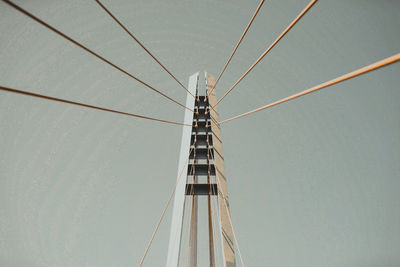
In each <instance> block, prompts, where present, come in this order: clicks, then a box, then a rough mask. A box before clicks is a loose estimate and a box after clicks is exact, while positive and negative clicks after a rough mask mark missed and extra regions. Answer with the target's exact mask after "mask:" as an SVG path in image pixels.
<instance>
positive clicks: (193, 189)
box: [185, 184, 218, 196]
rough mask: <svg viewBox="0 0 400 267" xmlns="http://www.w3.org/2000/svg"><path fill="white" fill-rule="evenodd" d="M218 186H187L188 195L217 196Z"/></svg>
mask: <svg viewBox="0 0 400 267" xmlns="http://www.w3.org/2000/svg"><path fill="white" fill-rule="evenodd" d="M217 189H218V187H217V184H186V192H185V194H186V195H196V196H199V195H202V196H209V195H214V196H215V195H217V192H218V191H217Z"/></svg>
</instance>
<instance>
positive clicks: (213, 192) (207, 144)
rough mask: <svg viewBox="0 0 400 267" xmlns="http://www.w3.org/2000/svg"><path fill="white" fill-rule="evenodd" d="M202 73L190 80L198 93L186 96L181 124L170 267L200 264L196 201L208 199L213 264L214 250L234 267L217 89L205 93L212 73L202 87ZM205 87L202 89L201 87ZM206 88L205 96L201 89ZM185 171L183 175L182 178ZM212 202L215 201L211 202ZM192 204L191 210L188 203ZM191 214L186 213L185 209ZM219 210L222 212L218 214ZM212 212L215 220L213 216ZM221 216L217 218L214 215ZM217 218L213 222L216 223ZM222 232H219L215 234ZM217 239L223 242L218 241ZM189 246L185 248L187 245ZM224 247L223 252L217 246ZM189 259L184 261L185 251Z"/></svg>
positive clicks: (192, 89) (225, 263) (227, 265)
mask: <svg viewBox="0 0 400 267" xmlns="http://www.w3.org/2000/svg"><path fill="white" fill-rule="evenodd" d="M199 84H200V83H199V73H196V74H193V75H192V76H190V78H189V86H188V90H189V91H190V92H191V93H192V94H193V95H195V96H196V98H193V96H191V95H190V94H189V93H188V94H187V99H186V106H187V107H190V108H192V109H193V110H194V113H193V112H191V111H189V110H186V111H185V117H184V123H185V124H189V125H192V127H187V126H186V127H183V134H182V143H181V151H180V160H179V168H178V178H177V179H178V180H177V187H176V191H175V199H174V207H173V215H172V224H171V233H170V241H169V249H168V258H167V264H166V266H167V267H182V266H189V267H197V262H198V253H197V252H198V245H197V242H198V220H199V214H198V201H199V198H201V197H205V198H208V199H207V203H208V205H207V209H208V244H209V262H210V267H215V266H216V256H217V255H216V253H218V252H217V251H220V252H219V253H220V254H222V255H218V256H220V257H221V258H222V264H223V266H224V267H235V266H236V262H235V250H234V243H233V232H232V226H231V224H230V220H229V216H230V214H229V201H228V197H227V196H228V192H227V179H226V176H225V167H224V157H223V152H222V141H221V140H222V138H221V131H220V126H219V124H218V123H217V122H218V121H219V114H218V107H214V108H212V107H213V106H214V105H215V104H216V103H217V98H216V95H215V90H213V91H212V92H211V94H210V95H209V96H207V93H208V90H210V89H211V88H212V87H213V86H214V84H215V81H214V77H212V76H211V75H210V74H208V73H205V88H199ZM202 89H203V90H202ZM201 91H203V94H201V93H200V92H201ZM182 172H183V173H182ZM182 175H184V177H181V176H182ZM213 199H214V201H215V202H216V203H217V205H212V203H215V202H212V201H213ZM188 205H189V206H190V210H191V212H190V214H185V207H187V206H188ZM186 213H188V212H186ZM217 214H218V216H216V215H217ZM213 216H214V218H213ZM215 217H217V218H215ZM184 218H187V219H188V221H189V222H190V223H189V225H188V226H187V227H189V235H188V237H187V238H188V242H186V243H185V242H183V241H184V238H185V237H184V236H185V235H184V231H183V230H184V226H185V225H184ZM213 222H214V223H213ZM216 235H218V236H216ZM217 240H218V241H219V242H218V243H217ZM184 244H185V246H188V249H187V250H185V248H184V247H183V245H184ZM218 246H219V248H221V249H220V250H218V249H217V247H218ZM184 252H185V253H186V254H187V255H186V257H187V258H188V259H187V261H185V262H180V261H181V259H182V255H181V254H182V253H184Z"/></svg>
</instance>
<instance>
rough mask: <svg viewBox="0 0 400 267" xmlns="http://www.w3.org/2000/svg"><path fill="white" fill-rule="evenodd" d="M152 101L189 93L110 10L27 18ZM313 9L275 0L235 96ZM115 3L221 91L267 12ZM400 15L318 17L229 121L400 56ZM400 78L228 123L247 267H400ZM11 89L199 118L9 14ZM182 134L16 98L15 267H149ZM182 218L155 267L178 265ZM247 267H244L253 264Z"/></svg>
mask: <svg viewBox="0 0 400 267" xmlns="http://www.w3.org/2000/svg"><path fill="white" fill-rule="evenodd" d="M15 2H16V3H18V4H20V5H21V6H23V7H24V8H26V9H27V10H29V11H31V12H32V13H34V14H36V15H38V16H39V17H40V18H42V19H44V20H45V21H47V22H48V23H50V24H51V25H54V26H55V27H56V28H58V29H60V30H62V31H63V32H65V33H67V34H69V35H71V36H72V37H73V38H75V39H76V40H78V41H80V42H82V43H83V44H85V45H87V46H88V47H90V48H92V49H93V50H95V51H96V52H98V53H100V54H101V55H103V56H105V57H106V58H109V59H111V61H112V62H114V63H117V64H118V65H120V66H121V67H123V68H126V69H127V70H129V71H131V72H132V73H136V74H137V75H138V76H139V77H140V78H142V79H143V80H145V81H149V83H150V84H151V85H153V86H154V87H156V88H159V89H161V90H162V91H163V92H166V93H168V94H169V95H170V96H172V97H174V98H176V99H178V100H180V101H181V102H184V99H185V92H184V91H183V89H182V88H180V87H179V86H178V85H177V84H176V83H175V82H174V81H173V80H172V79H170V77H169V76H168V75H167V74H165V73H164V72H163V71H162V69H160V67H159V66H158V65H156V63H154V62H153V61H152V60H151V58H149V56H148V55H146V54H145V52H144V51H142V50H141V49H140V47H139V46H138V45H137V44H135V43H134V42H133V41H132V40H130V39H129V36H127V35H126V34H125V33H124V32H123V31H122V30H121V29H120V28H119V27H118V26H117V25H116V24H115V23H114V22H113V21H112V20H111V19H110V18H109V17H107V15H106V14H105V13H104V11H103V10H102V9H100V8H99V7H98V6H97V4H96V3H95V1H77V0H71V1H61V0H51V1H50V0H40V1H39V0H30V1H22V0H19V1H15ZM307 3H308V1H303V0H301V1H299V0H284V1H282V0H268V1H266V3H265V4H264V6H263V8H262V9H261V11H260V14H259V16H258V17H257V18H256V20H255V22H254V25H253V26H252V28H251V30H250V31H249V33H248V35H247V36H246V39H245V40H244V42H243V44H242V46H241V47H240V48H239V50H238V54H237V55H236V56H235V57H234V59H233V60H232V62H231V65H230V67H229V68H228V70H227V72H226V74H225V75H224V76H223V79H222V80H221V82H220V84H219V86H218V88H217V95H219V96H221V95H222V92H223V91H225V90H227V89H228V88H229V87H230V86H231V85H232V84H233V83H234V81H235V80H236V79H237V78H238V77H239V76H240V74H241V73H243V72H244V71H245V70H246V69H247V68H248V67H249V65H250V64H251V63H252V62H253V61H254V60H255V59H256V58H257V57H258V56H259V55H260V54H261V53H262V52H263V51H264V50H265V48H266V47H267V45H269V44H270V43H271V42H272V41H273V40H274V39H275V38H276V37H277V36H278V35H279V34H280V32H282V30H283V29H284V28H285V27H286V26H287V25H288V24H289V23H290V21H291V20H292V19H293V18H294V17H295V16H296V15H297V14H298V13H299V12H300V10H302V9H303V8H304V7H305V6H306V5H307ZM104 4H105V5H106V6H107V7H108V8H109V9H110V10H111V11H112V12H113V13H114V14H115V15H116V16H117V17H118V18H120V20H121V21H122V22H123V23H125V25H126V26H127V27H128V28H129V29H130V30H132V32H133V33H134V34H136V35H137V37H138V38H139V39H140V40H142V41H143V42H144V44H145V45H146V46H147V47H148V48H149V49H150V50H151V51H153V52H154V54H155V55H157V56H158V57H159V58H160V60H161V61H162V62H163V63H165V65H167V66H168V67H169V68H170V69H171V71H172V72H173V73H174V74H176V75H177V77H178V78H179V79H180V80H181V81H182V82H184V84H187V79H188V77H189V76H190V75H191V74H193V73H195V72H197V71H203V70H207V71H208V72H210V73H211V74H213V75H214V76H217V75H218V73H219V71H220V69H221V68H222V66H223V64H224V63H225V61H226V59H227V57H228V56H229V54H230V53H231V51H232V49H233V47H234V45H235V43H236V41H237V39H238V38H239V37H240V35H241V32H242V31H243V29H244V27H245V25H246V24H247V23H248V21H249V19H250V17H251V15H252V13H253V11H254V9H255V8H256V6H257V4H258V0H251V1H249V0H248V1H239V0H231V1H221V0H218V1H211V0H208V1H204V0H200V1H177V0H176V1H172V0H166V1H159V0H157V1H156V0H146V1H144V0H143V1H127V0H114V1H111V0H104ZM399 12H400V2H399V1H394V0H392V1H389V0H387V1H374V0H352V1H348V0H346V1H345V0H338V1H322V0H321V1H319V2H318V3H317V4H316V5H315V6H314V7H313V8H312V9H311V11H310V12H309V13H307V14H306V16H305V17H304V18H303V19H302V20H301V21H300V22H299V23H298V24H297V25H296V26H295V27H294V28H293V29H292V30H291V31H290V32H289V34H288V35H287V36H286V37H284V39H283V40H282V41H281V42H280V43H279V45H278V46H277V47H275V48H274V49H273V50H272V51H271V53H270V54H269V55H267V56H266V57H265V58H264V60H263V61H262V62H261V63H260V64H259V65H258V66H257V67H256V68H255V69H254V71H253V72H252V73H251V74H249V75H248V77H247V78H246V79H245V80H244V81H242V82H241V83H240V84H239V85H238V86H237V88H236V89H235V90H234V91H232V93H231V94H230V95H229V96H227V97H226V99H224V101H223V102H221V105H220V107H219V109H220V115H221V118H222V119H225V118H228V117H231V116H233V115H237V114H239V113H242V112H245V111H248V110H249V109H252V108H256V107H258V106H261V105H264V104H268V103H270V102H272V101H274V100H277V99H279V98H281V97H285V96H288V95H290V94H293V93H295V92H298V91H300V90H304V89H307V88H309V87H311V86H314V85H316V84H319V83H321V82H324V81H327V80H329V79H332V78H335V77H337V76H339V75H342V74H344V73H347V72H350V71H353V70H355V69H358V68H360V67H362V66H365V65H368V64H371V63H373V62H375V61H378V60H380V59H383V58H386V57H388V56H391V55H393V54H395V53H398V52H399V48H400V35H399V29H400V19H399ZM399 70H400V64H395V65H391V66H389V67H386V68H383V69H380V70H378V71H375V72H373V73H369V74H366V75H363V76H361V77H358V78H355V79H352V80H350V81H347V82H345V83H341V84H338V85H335V86H332V87H330V88H327V89H325V90H323V91H320V92H318V93H315V94H312V95H309V96H306V97H303V98H301V99H298V100H295V101H292V102H290V103H286V104H283V105H281V106H279V107H275V108H272V109H270V110H267V111H263V112H259V113H257V114H254V115H252V116H249V117H246V118H243V119H241V120H237V121H233V122H231V123H227V124H224V125H223V127H222V137H223V141H224V142H223V145H224V153H225V166H226V170H227V177H228V179H229V185H228V190H229V193H230V202H231V212H232V219H233V222H234V226H235V229H236V232H237V236H238V239H239V242H240V246H241V250H242V253H243V256H244V259H245V262H246V263H247V266H279V267H281V266H282V267H286V266H288V267H289V266H296V267H303V266H304V267H309V266H326V267H330V266H332V267H333V266H335V267H336V266H345V267H347V266H348V267H355V266H357V267H358V266H360V267H361V266H363V267H365V266H367V267H375V266H388V267H392V266H393V267H394V266H399V265H400V253H399V252H400V229H399V225H400V195H399V193H398V189H399V188H400V165H399V162H400V141H399V140H400V120H399V114H400V104H399V101H398V99H400V91H399V85H398V84H399ZM0 84H1V85H4V86H9V87H14V88H19V89H22V90H30V91H34V92H38V93H45V94H48V95H52V96H56V97H63V98H68V99H71V100H76V101H82V102H86V103H90V104H96V105H101V106H105V107H109V108H115V109H119V110H123V111H128V112H135V113H140V114H145V115H149V116H155V117H161V118H165V119H170V120H175V121H182V120H183V114H184V111H183V109H182V108H180V107H178V106H176V105H174V104H173V103H169V102H168V101H167V100H165V99H163V98H161V97H160V96H158V95H157V94H155V93H153V92H151V91H150V90H148V89H146V88H145V87H143V86H141V85H139V84H138V83H137V82H135V81H133V80H131V79H129V78H128V77H126V76H124V75H123V74H121V73H119V72H117V71H116V70H114V69H112V68H111V67H109V66H107V65H105V64H103V63H102V62H100V61H99V60H98V59H96V58H94V57H93V56H91V55H89V54H87V53H86V52H84V51H82V50H81V49H79V48H77V47H75V46H73V45H72V44H70V43H68V42H67V41H65V40H64V39H62V38H60V37H59V36H57V35H55V34H54V33H52V32H50V31H48V30H47V29H45V28H44V27H43V26H41V25H39V24H37V23H35V22H33V21H32V20H30V19H28V18H27V17H25V16H23V15H21V14H20V13H17V11H15V10H13V9H11V8H9V7H8V6H6V5H5V4H4V3H0ZM181 131H182V129H181V127H179V126H170V125H163V124H158V123H155V122H150V121H142V120H138V119H134V118H129V117H123V116H118V115H115V114H108V113H104V112H96V111H91V110H86V109H84V108H79V107H72V106H68V105H65V104H59V103H51V102H48V101H45V100H38V99H32V98H29V97H25V96H19V95H12V94H10V93H5V92H0V151H1V152H0V265H1V266H33V267H42V266H43V267H44V266H60V267H64V266H82V267H86V266H99V267H100V266H101V267H102V266H121V267H122V266H135V265H137V263H138V261H139V259H140V257H141V256H142V254H143V252H144V249H145V245H146V243H147V242H148V239H149V238H150V235H151V233H152V231H153V229H154V226H155V223H156V221H157V220H158V217H159V216H160V213H161V211H162V208H163V205H164V203H165V201H166V200H167V198H168V196H169V193H170V191H171V189H172V187H173V184H174V182H175V179H176V173H177V165H178V157H179V145H180V138H181ZM170 214H171V210H169V211H168V215H167V217H166V219H165V221H164V222H163V224H162V226H161V228H160V231H159V234H158V235H157V236H156V239H155V241H154V245H153V246H152V248H151V250H150V253H149V255H148V259H147V261H146V265H145V266H163V265H164V262H165V259H166V253H167V244H168V236H169V227H170V225H169V223H170ZM238 266H239V265H238Z"/></svg>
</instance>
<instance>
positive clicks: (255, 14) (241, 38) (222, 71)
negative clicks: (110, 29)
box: [96, 0, 265, 96]
mask: <svg viewBox="0 0 400 267" xmlns="http://www.w3.org/2000/svg"><path fill="white" fill-rule="evenodd" d="M96 1H97V0H96ZM264 1H265V0H261V1H260V3H259V4H258V7H257V9H256V11H255V12H254V14H253V16H252V17H251V19H250V22H249V24H247V26H246V28H245V29H244V32H243V33H242V36H241V37H240V39H239V41H238V42H237V44H236V46H235V48H234V49H233V51H232V54H231V55H230V57H229V58H228V60H227V61H226V63H225V66H224V67H223V68H222V70H221V72H220V74H219V75H218V78H217V80H216V81H215V83H214V86H213V87H212V88H211V90H210V92H209V93H208V94H207V95H208V96H209V95H210V94H211V92H212V91H213V90H214V89H215V87H216V86H217V83H218V82H219V79H221V76H222V74H223V73H224V72H225V70H226V68H227V67H228V65H229V63H230V62H231V60H232V57H233V55H234V54H235V53H236V50H237V49H238V47H239V45H240V44H241V43H242V40H243V38H244V36H245V35H246V33H247V32H248V30H249V28H250V26H251V24H252V23H253V21H254V19H255V18H256V16H257V14H258V11H260V9H261V7H262V5H263V4H264Z"/></svg>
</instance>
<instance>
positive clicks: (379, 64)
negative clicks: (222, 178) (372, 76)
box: [219, 53, 400, 124]
mask: <svg viewBox="0 0 400 267" xmlns="http://www.w3.org/2000/svg"><path fill="white" fill-rule="evenodd" d="M399 60H400V53H398V54H395V55H393V56H391V57H388V58H385V59H383V60H380V61H377V62H375V63H373V64H371V65H368V66H366V67H363V68H361V69H358V70H355V71H353V72H350V73H347V74H345V75H342V76H340V77H338V78H335V79H333V80H330V81H327V82H324V83H321V84H319V85H317V86H314V87H312V88H310V89H307V90H304V91H301V92H299V93H297V94H294V95H291V96H288V97H286V98H283V99H280V100H278V101H275V102H273V103H271V104H269V105H266V106H263V107H259V108H257V109H254V110H251V111H249V112H246V113H243V114H240V115H238V116H236V117H233V118H230V119H227V120H224V121H221V122H219V124H222V123H225V122H228V121H232V120H235V119H239V118H241V117H244V116H247V115H250V114H253V113H255V112H258V111H261V110H264V109H267V108H270V107H273V106H276V105H279V104H282V103H284V102H287V101H290V100H293V99H295V98H298V97H301V96H304V95H307V94H310V93H312V92H315V91H317V90H320V89H323V88H325V87H328V86H331V85H334V84H337V83H340V82H343V81H345V80H348V79H351V78H354V77H356V76H359V75H361V74H365V73H367V72H370V71H373V70H376V69H379V68H382V67H384V66H387V65H389V64H392V63H395V62H397V61H399Z"/></svg>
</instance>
